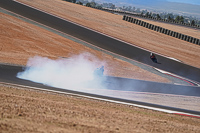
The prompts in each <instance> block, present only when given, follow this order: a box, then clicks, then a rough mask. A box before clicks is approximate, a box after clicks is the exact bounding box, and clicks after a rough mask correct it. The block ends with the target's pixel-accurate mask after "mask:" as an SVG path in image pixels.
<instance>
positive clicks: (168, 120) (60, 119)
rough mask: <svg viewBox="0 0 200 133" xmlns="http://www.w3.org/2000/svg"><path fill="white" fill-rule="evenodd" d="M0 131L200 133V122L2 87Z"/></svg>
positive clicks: (115, 105)
mask: <svg viewBox="0 0 200 133" xmlns="http://www.w3.org/2000/svg"><path fill="white" fill-rule="evenodd" d="M0 101H1V102H0V131H2V132H10V133H13V132H20V133H21V132H47V133H49V132H59V133H60V132H65V133H66V132H67V133H80V132H84V133H90V132H91V133H119V132H120V133H132V132H137V133H144V132H152V133H159V132H162V133H164V132H173V133H180V132H182V133H190V132H191V133H198V132H200V127H199V123H200V119H198V118H191V117H185V116H178V115H173V114H166V113H162V112H157V111H151V110H147V109H142V108H137V107H132V106H126V105H120V104H114V103H108V102H100V101H97V100H91V99H85V98H81V97H79V98H77V97H74V96H69V95H60V94H53V93H47V92H39V91H33V90H23V89H16V88H12V87H6V86H0Z"/></svg>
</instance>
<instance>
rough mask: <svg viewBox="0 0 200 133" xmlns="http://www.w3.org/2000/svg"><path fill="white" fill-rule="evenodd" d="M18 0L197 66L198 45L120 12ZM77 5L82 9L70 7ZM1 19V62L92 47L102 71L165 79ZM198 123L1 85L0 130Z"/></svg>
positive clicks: (190, 127)
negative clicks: (125, 17)
mask: <svg viewBox="0 0 200 133" xmlns="http://www.w3.org/2000/svg"><path fill="white" fill-rule="evenodd" d="M20 1H24V2H27V3H30V4H34V6H37V7H40V8H43V10H47V11H50V12H52V13H53V14H58V15H60V16H62V17H65V18H67V19H69V20H72V21H79V22H81V24H82V25H85V26H87V27H89V26H90V28H93V29H96V30H98V31H101V32H103V33H106V34H109V35H112V36H114V37H116V38H120V39H122V40H125V41H127V42H130V43H133V44H135V45H138V46H140V47H143V48H147V49H150V50H152V51H159V53H162V54H164V55H169V54H170V56H172V57H174V58H177V59H179V60H182V61H184V62H186V63H188V64H191V65H193V66H196V67H200V62H199V61H198V58H199V56H200V52H199V51H200V48H199V47H198V46H196V45H193V44H190V43H188V42H184V41H181V40H177V39H174V38H171V37H168V36H165V35H162V34H159V33H156V32H155V33H154V32H152V31H150V30H147V29H143V28H142V27H139V26H136V25H133V24H129V23H128V22H125V21H122V16H118V15H114V14H110V13H106V12H102V11H98V10H95V9H90V8H86V7H83V6H79V5H74V4H71V3H68V2H64V1H61V0H54V1H51V0H45V1H39V0H31V1H29V0H20ZM44 5H45V6H44ZM57 7H59V9H58V8H57ZM77 7H78V9H80V10H74V9H77ZM93 16H95V19H94V18H92V17H93ZM0 18H1V21H0V40H1V43H0V62H1V63H10V64H21V65H25V64H26V61H27V59H28V58H30V57H32V56H35V55H39V56H45V57H49V58H52V59H56V58H58V57H69V56H71V55H74V54H80V53H82V52H90V53H92V54H94V55H95V56H97V57H98V58H99V59H100V60H105V61H106V62H108V63H107V64H108V66H107V68H112V69H108V70H106V74H107V75H112V76H119V77H127V78H135V79H142V80H151V81H159V82H169V81H168V80H167V79H165V78H162V77H159V76H157V75H154V74H152V73H150V72H148V71H145V70H143V69H140V68H139V67H136V66H133V65H131V64H129V63H127V62H124V61H121V60H118V59H116V58H113V57H112V56H109V55H106V54H104V53H101V52H98V51H95V50H92V49H90V48H88V47H85V46H83V45H80V44H78V43H75V42H73V41H71V40H68V39H66V38H64V37H61V36H58V35H55V34H54V33H51V32H49V31H46V30H44V29H41V28H39V27H37V26H34V25H32V24H29V23H26V22H23V21H21V20H19V19H17V18H14V17H12V16H9V15H6V14H3V13H0ZM97 25H98V26H97ZM127 29H129V30H127ZM131 29H132V30H131ZM181 29H182V28H181ZM182 30H183V29H182ZM185 31H187V29H185ZM191 32H194V31H191ZM191 34H192V33H191ZM198 34H199V33H198ZM198 34H197V35H198ZM185 55H187V57H186V56H185ZM194 62H195V63H194ZM199 123H200V119H198V118H192V117H186V116H179V115H174V114H166V113H162V112H157V111H152V110H147V109H142V108H137V107H133V106H126V105H121V104H114V103H108V102H102V101H101V102H100V101H97V100H92V99H86V98H82V97H75V96H70V95H61V94H55V93H47V92H43V91H34V90H28V89H26V90H24V89H21V88H15V87H8V86H3V85H1V84H0V132H20V133H21V132H69V133H77V132H87V133H89V132H92V133H96V132H103V133H108V132H109V133H114V132H121V133H124V132H127V133H128V132H130V133H132V132H153V133H156V132H173V133H180V132H183V133H189V132H192V133H198V132H200V127H199Z"/></svg>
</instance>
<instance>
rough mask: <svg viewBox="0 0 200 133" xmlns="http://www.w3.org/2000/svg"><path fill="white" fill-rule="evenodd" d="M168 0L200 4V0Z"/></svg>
mask: <svg viewBox="0 0 200 133" xmlns="http://www.w3.org/2000/svg"><path fill="white" fill-rule="evenodd" d="M167 1H170V2H181V3H189V4H195V5H200V0H167Z"/></svg>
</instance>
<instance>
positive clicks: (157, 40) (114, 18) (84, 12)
mask: <svg viewBox="0 0 200 133" xmlns="http://www.w3.org/2000/svg"><path fill="white" fill-rule="evenodd" d="M18 1H21V2H24V3H26V4H29V5H31V6H34V7H36V8H39V9H42V10H44V11H46V12H50V13H52V14H54V15H57V16H60V17H62V18H64V19H67V20H70V21H73V22H76V23H79V24H81V25H84V26H86V27H89V28H91V29H94V30H97V31H99V32H102V33H105V34H108V35H110V36H113V37H115V38H119V39H121V40H124V41H126V42H129V43H131V44H134V45H136V46H139V47H142V48H145V49H149V50H151V51H153V52H155V53H159V54H163V55H165V56H170V57H174V58H176V59H178V60H181V61H183V62H184V63H186V64H190V65H192V66H195V67H198V68H200V61H199V59H200V47H199V46H198V45H195V44H192V43H189V42H186V41H182V40H180V39H177V38H173V37H171V36H167V35H165V34H161V33H158V32H155V31H152V30H149V29H146V28H144V27H141V26H139V25H135V24H132V23H129V22H126V21H124V20H122V18H123V16H120V15H115V14H111V13H107V12H105V11H99V10H96V9H92V8H89V9H88V7H84V6H81V5H77V4H73V3H69V2H65V1H62V0H45V1H41V0H31V1H30V0H18ZM75 9H78V10H75ZM148 21H150V20H148ZM149 23H152V24H155V25H158V26H162V27H164V28H168V29H170V30H173V31H177V32H179V33H183V34H186V35H190V36H194V37H197V38H200V30H199V29H198V30H195V29H191V28H186V27H180V26H176V25H170V24H163V23H160V22H154V21H151V22H149Z"/></svg>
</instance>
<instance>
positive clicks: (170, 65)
mask: <svg viewBox="0 0 200 133" xmlns="http://www.w3.org/2000/svg"><path fill="white" fill-rule="evenodd" d="M0 6H1V7H2V8H4V9H7V10H10V11H12V12H15V13H17V14H19V15H22V16H24V17H26V18H29V19H31V20H34V21H37V22H39V23H41V24H44V25H46V26H49V27H52V28H54V29H57V30H59V31H61V32H64V33H66V34H69V35H71V36H74V37H76V38H79V39H81V40H83V41H86V42H88V43H91V44H93V45H96V46H98V47H100V48H103V49H105V50H108V51H111V52H113V53H117V54H119V55H122V56H124V57H127V58H130V59H134V60H137V61H139V62H142V63H144V64H147V65H150V66H153V67H156V68H159V69H161V70H165V71H167V72H170V73H173V74H176V75H179V76H182V77H185V78H188V79H191V80H194V81H197V82H200V69H199V68H196V67H193V66H190V65H187V64H183V63H181V62H177V61H174V60H171V59H169V58H166V57H163V56H160V55H156V56H157V59H158V62H159V63H160V64H157V63H153V62H152V61H151V60H150V58H149V57H150V52H149V51H146V50H143V49H140V48H138V47H134V46H132V45H129V44H127V43H126V42H122V41H120V40H116V39H114V38H111V37H108V36H106V35H103V34H101V33H97V32H95V31H93V30H90V29H88V28H85V27H82V26H80V25H76V24H74V23H72V22H70V21H67V20H64V19H62V18H58V17H56V16H52V15H50V14H47V13H45V12H42V11H39V10H36V9H34V8H30V7H27V6H25V5H22V4H20V3H17V2H15V1H12V0H1V1H0Z"/></svg>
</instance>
